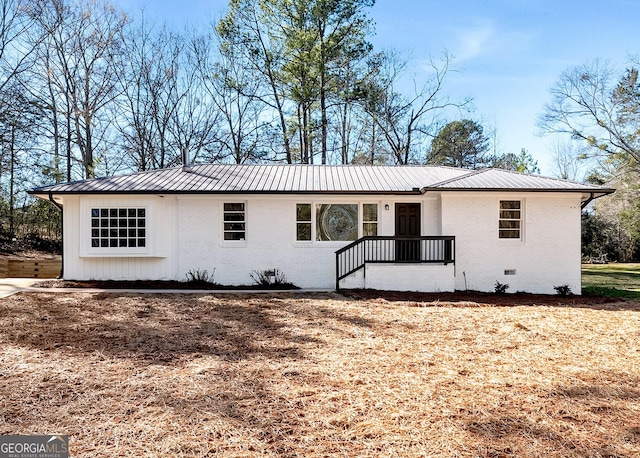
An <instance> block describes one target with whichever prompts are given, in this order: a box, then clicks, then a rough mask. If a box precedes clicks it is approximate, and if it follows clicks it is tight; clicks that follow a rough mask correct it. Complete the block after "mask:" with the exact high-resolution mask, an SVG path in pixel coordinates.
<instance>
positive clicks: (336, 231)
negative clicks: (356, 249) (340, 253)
mask: <svg viewBox="0 0 640 458" xmlns="http://www.w3.org/2000/svg"><path fill="white" fill-rule="evenodd" d="M357 238H358V205H357V204H318V205H316V240H318V241H329V240H333V241H335V240H339V241H353V240H356V239H357Z"/></svg>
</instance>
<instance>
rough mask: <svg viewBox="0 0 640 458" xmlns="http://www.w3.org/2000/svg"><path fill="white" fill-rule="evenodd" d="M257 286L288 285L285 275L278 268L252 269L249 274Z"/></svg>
mask: <svg viewBox="0 0 640 458" xmlns="http://www.w3.org/2000/svg"><path fill="white" fill-rule="evenodd" d="M249 276H250V277H251V279H252V280H253V282H254V283H255V284H256V285H258V286H272V285H288V284H289V283H288V282H287V276H286V275H285V274H284V272H283V271H281V270H280V269H271V270H260V271H258V270H253V271H251V274H249Z"/></svg>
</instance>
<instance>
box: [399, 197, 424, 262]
mask: <svg viewBox="0 0 640 458" xmlns="http://www.w3.org/2000/svg"><path fill="white" fill-rule="evenodd" d="M396 237H402V238H411V237H420V204H396ZM396 261H420V240H398V241H396Z"/></svg>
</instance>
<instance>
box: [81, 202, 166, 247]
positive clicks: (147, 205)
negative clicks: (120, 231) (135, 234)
mask: <svg viewBox="0 0 640 458" xmlns="http://www.w3.org/2000/svg"><path fill="white" fill-rule="evenodd" d="M92 208H144V209H145V227H146V234H145V235H146V236H145V245H146V246H144V247H135V248H133V247H92V246H91V238H92V237H91V229H92V227H91V209H92ZM155 221H156V219H155V204H154V202H153V201H151V200H149V201H144V202H140V201H138V200H136V201H126V200H113V201H109V200H108V199H95V200H94V199H87V200H84V199H83V200H82V201H81V203H80V228H79V229H80V237H79V243H80V257H81V258H82V257H84V258H127V257H131V258H136V257H138V258H140V257H157V256H156V255H155V232H156V228H155Z"/></svg>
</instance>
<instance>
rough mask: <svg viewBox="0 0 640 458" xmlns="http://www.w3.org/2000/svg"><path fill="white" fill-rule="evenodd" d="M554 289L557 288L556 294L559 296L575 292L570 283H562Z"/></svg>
mask: <svg viewBox="0 0 640 458" xmlns="http://www.w3.org/2000/svg"><path fill="white" fill-rule="evenodd" d="M553 289H555V290H556V294H557V295H558V296H562V297H565V296H571V295H572V294H573V291H571V287H570V286H569V285H560V286H554V287H553Z"/></svg>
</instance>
